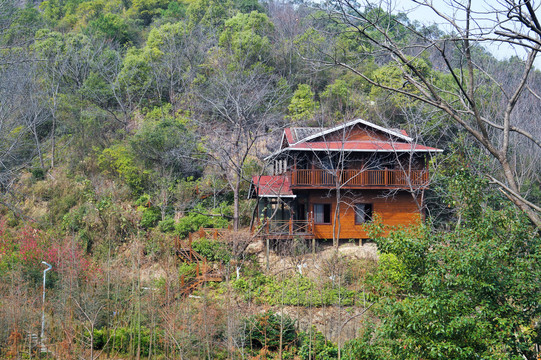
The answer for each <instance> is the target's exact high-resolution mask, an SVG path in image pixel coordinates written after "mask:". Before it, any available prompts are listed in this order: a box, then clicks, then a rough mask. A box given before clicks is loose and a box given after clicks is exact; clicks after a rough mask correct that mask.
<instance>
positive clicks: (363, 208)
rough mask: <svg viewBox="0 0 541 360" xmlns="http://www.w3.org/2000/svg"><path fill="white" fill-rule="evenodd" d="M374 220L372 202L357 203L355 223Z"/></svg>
mask: <svg viewBox="0 0 541 360" xmlns="http://www.w3.org/2000/svg"><path fill="white" fill-rule="evenodd" d="M369 221H372V204H355V224H364V223H365V222H369Z"/></svg>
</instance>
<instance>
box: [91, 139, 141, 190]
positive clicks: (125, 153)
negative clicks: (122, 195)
mask: <svg viewBox="0 0 541 360" xmlns="http://www.w3.org/2000/svg"><path fill="white" fill-rule="evenodd" d="M98 166H99V167H100V168H101V169H102V170H104V171H106V172H109V173H110V174H111V175H115V176H118V177H120V178H121V179H122V180H123V181H124V182H126V184H127V185H128V186H129V187H130V189H131V190H132V192H133V193H134V194H140V193H142V192H143V190H144V189H146V188H147V187H148V183H149V179H150V173H149V172H148V171H146V170H141V169H139V167H137V166H136V164H135V160H134V158H133V155H132V154H131V153H130V152H129V150H128V148H127V147H126V146H123V145H114V146H112V147H110V148H107V149H104V150H103V151H102V153H101V154H100V155H99V156H98Z"/></svg>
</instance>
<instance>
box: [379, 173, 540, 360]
mask: <svg viewBox="0 0 541 360" xmlns="http://www.w3.org/2000/svg"><path fill="white" fill-rule="evenodd" d="M446 181H447V182H448V184H449V188H450V189H452V190H453V191H454V194H453V197H451V198H449V206H456V205H457V203H460V204H461V205H460V208H459V211H460V212H461V214H462V225H461V226H458V227H456V228H455V230H454V231H443V230H442V231H437V230H435V229H433V228H431V227H430V226H429V225H420V226H418V227H413V228H409V229H400V230H398V231H391V233H390V234H389V235H388V236H381V234H383V233H382V232H380V230H381V228H380V227H379V226H378V225H375V226H374V228H373V230H374V232H373V235H374V236H375V238H376V241H377V243H378V247H379V250H380V251H381V252H382V253H383V254H388V255H386V256H387V257H388V256H392V259H391V258H389V260H391V262H389V261H387V263H388V264H387V266H382V267H380V270H379V271H380V275H377V276H381V277H379V281H378V282H379V283H381V282H382V281H381V280H382V279H387V281H389V282H390V283H391V284H393V283H394V284H393V285H392V286H393V288H394V290H393V291H391V292H390V294H391V295H390V296H389V297H382V298H381V299H380V302H379V310H378V311H379V315H380V316H381V318H382V319H383V322H382V324H381V326H380V327H379V328H378V329H376V331H375V334H377V336H378V346H379V347H380V348H381V349H382V350H383V349H385V350H386V351H383V353H385V352H388V353H390V354H392V357H397V358H401V359H418V358H423V359H472V358H486V359H503V358H506V359H525V358H527V359H533V358H534V357H535V355H534V344H536V343H538V342H539V339H540V334H541V332H540V330H541V329H540V328H539V324H538V322H537V319H538V318H539V316H540V315H541V309H540V308H539V306H538V304H539V303H540V301H541V292H540V291H539V289H540V288H541V266H540V262H539V260H540V257H541V251H540V249H541V238H540V237H539V234H538V233H537V232H536V231H535V228H534V227H532V226H531V225H530V223H529V220H528V219H527V218H526V216H525V215H524V214H523V213H521V212H520V211H518V209H516V208H514V207H512V206H511V205H510V204H509V203H508V202H507V201H506V200H505V199H504V198H502V197H500V196H498V195H497V194H494V193H492V192H490V191H487V189H488V182H487V181H486V180H484V179H483V178H479V177H477V176H475V175H474V174H472V173H471V170H470V169H468V168H466V167H463V168H462V169H456V171H454V172H453V174H452V176H450V177H448V178H447V179H446ZM377 233H379V234H380V236H377V235H376V234H377ZM397 280H399V281H397Z"/></svg>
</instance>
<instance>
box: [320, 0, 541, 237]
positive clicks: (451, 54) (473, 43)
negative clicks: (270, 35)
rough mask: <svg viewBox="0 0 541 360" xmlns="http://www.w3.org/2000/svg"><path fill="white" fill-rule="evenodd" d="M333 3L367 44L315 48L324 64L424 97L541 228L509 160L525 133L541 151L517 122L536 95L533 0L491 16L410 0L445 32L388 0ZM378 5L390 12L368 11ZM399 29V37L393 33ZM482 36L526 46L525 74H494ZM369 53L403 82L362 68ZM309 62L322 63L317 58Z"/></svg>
mask: <svg viewBox="0 0 541 360" xmlns="http://www.w3.org/2000/svg"><path fill="white" fill-rule="evenodd" d="M330 3H331V6H330V7H329V16H330V17H331V18H332V20H334V21H336V22H338V23H340V24H341V26H342V27H341V29H342V31H344V32H347V33H349V34H350V35H351V34H355V36H356V38H357V39H358V41H359V42H365V43H367V44H369V46H366V47H365V51H363V52H360V53H358V54H356V56H355V57H353V59H352V57H351V56H349V57H344V56H339V54H341V53H340V52H338V51H336V48H334V49H330V48H326V49H324V48H320V50H321V51H322V52H323V53H324V55H325V58H324V60H323V63H324V64H326V65H336V66H340V67H343V68H345V69H348V70H349V71H351V72H353V73H354V74H356V75H358V76H360V77H361V78H362V79H364V80H365V81H367V82H368V83H369V84H371V85H372V86H373V87H378V88H381V89H383V90H384V91H389V92H391V93H393V94H396V95H398V96H402V97H403V99H402V101H414V102H420V103H425V104H428V105H430V106H432V107H434V108H436V109H438V110H439V111H441V112H443V113H444V114H445V115H446V116H447V117H448V118H449V119H450V120H451V121H453V122H455V123H456V124H457V125H458V126H459V127H460V128H461V129H463V130H464V131H465V132H466V133H467V134H469V135H470V136H471V137H472V138H473V139H475V140H476V142H477V143H478V144H479V146H480V147H481V148H482V149H483V150H484V151H486V152H487V154H489V155H490V157H491V158H492V159H493V160H494V166H495V171H494V172H491V173H490V174H485V175H486V176H487V177H489V178H490V180H491V181H492V182H493V183H494V184H496V185H497V187H498V188H499V190H500V191H501V192H502V193H503V194H504V195H505V196H507V197H508V198H509V199H510V200H511V201H512V202H513V203H514V204H515V205H516V206H517V207H518V208H520V209H521V210H522V211H523V212H524V213H525V214H526V215H527V216H528V217H529V219H530V220H531V221H532V223H534V224H535V225H536V226H537V227H540V228H541V218H540V215H539V213H540V212H541V207H540V206H539V204H535V203H533V202H532V201H530V200H529V199H528V194H527V191H525V189H524V188H522V187H521V186H522V185H523V184H521V177H520V173H521V169H519V166H520V162H517V161H514V159H515V158H521V157H522V154H521V153H520V149H521V147H519V145H520V144H521V143H522V142H523V139H524V140H526V141H527V142H529V143H530V144H531V145H532V146H534V147H536V149H537V153H539V149H541V141H540V139H539V134H538V131H537V129H536V128H535V127H532V126H531V125H532V124H531V123H530V124H528V123H525V122H524V121H522V118H523V117H524V115H525V114H523V113H520V112H519V111H518V109H519V106H518V105H520V104H521V103H524V102H529V101H539V99H536V98H535V95H536V93H532V94H529V93H528V92H527V90H528V89H529V88H530V87H532V86H534V85H533V84H532V77H533V75H532V73H533V71H532V70H533V67H534V60H535V58H536V55H537V53H538V51H539V49H540V47H541V44H540V42H539V31H538V30H539V26H538V22H537V17H536V15H535V11H534V9H535V5H534V4H533V3H532V2H530V1H525V2H517V1H502V2H500V3H498V4H497V8H496V5H495V7H493V8H492V10H491V11H490V14H488V13H485V14H483V13H479V12H477V11H475V10H474V8H473V5H472V1H471V0H468V1H461V2H450V3H449V4H447V6H449V8H448V9H441V8H438V7H436V6H434V5H433V3H432V2H431V1H425V0H412V1H411V3H412V5H414V6H421V7H426V8H428V9H429V10H431V11H432V12H433V14H434V18H437V19H438V20H440V21H441V22H443V23H444V24H445V28H446V29H447V28H449V29H451V30H450V31H449V34H448V35H446V36H444V37H441V36H436V37H435V36H433V34H432V33H430V32H426V31H422V29H420V28H419V27H418V26H414V25H412V24H411V23H409V22H407V21H404V20H403V18H401V17H397V16H394V15H392V14H391V12H390V10H392V9H393V6H394V4H393V3H392V2H391V1H380V2H371V1H363V2H355V1H350V0H336V1H331V2H330ZM381 8H384V9H386V10H389V11H373V10H374V9H381ZM448 14H452V15H448ZM487 22H488V24H487ZM397 27H399V28H400V31H401V32H402V36H397V32H396V29H397ZM404 34H405V35H404ZM405 39H406V40H405ZM483 41H495V42H499V43H505V44H511V45H515V46H519V47H521V49H523V50H524V51H526V52H527V53H528V54H527V56H526V59H525V60H524V61H520V62H517V64H516V65H518V64H520V66H521V67H522V73H521V74H520V75H519V76H517V77H516V78H512V79H507V81H502V80H498V78H497V77H496V76H495V73H494V71H493V70H494V67H493V66H492V64H493V62H492V63H491V62H486V61H483V60H482V57H481V56H480V54H482V52H483V50H482V49H481V48H480V43H481V42H483ZM330 50H333V51H330ZM367 57H374V58H376V59H377V60H378V61H379V62H380V63H382V64H386V65H388V66H392V67H393V68H394V69H396V70H397V71H398V72H399V73H400V74H401V77H402V81H400V82H399V83H396V82H394V83H393V82H388V81H385V79H382V78H381V77H379V78H378V77H377V76H374V73H368V72H365V71H363V70H362V67H360V66H359V64H360V62H361V61H362V60H363V59H366V58H367ZM423 58H430V59H434V62H436V61H437V63H438V65H439V66H440V67H441V68H440V70H441V71H442V72H444V73H445V74H447V75H449V77H450V79H451V84H450V85H449V83H444V82H441V81H438V76H437V73H436V72H435V71H434V70H430V69H428V70H427V68H426V62H424V61H423ZM310 60H312V61H314V62H317V63H321V61H320V60H319V59H310ZM500 79H501V77H500ZM487 102H488V105H487ZM529 125H530V126H529Z"/></svg>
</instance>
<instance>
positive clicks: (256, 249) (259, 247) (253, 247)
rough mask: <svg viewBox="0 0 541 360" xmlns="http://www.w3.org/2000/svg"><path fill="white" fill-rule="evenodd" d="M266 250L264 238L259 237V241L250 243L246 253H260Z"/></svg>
mask: <svg viewBox="0 0 541 360" xmlns="http://www.w3.org/2000/svg"><path fill="white" fill-rule="evenodd" d="M264 251H265V242H264V241H263V239H259V240H257V241H254V242H252V243H250V244H249V245H248V246H247V247H246V254H250V255H251V254H259V253H262V252H264Z"/></svg>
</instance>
